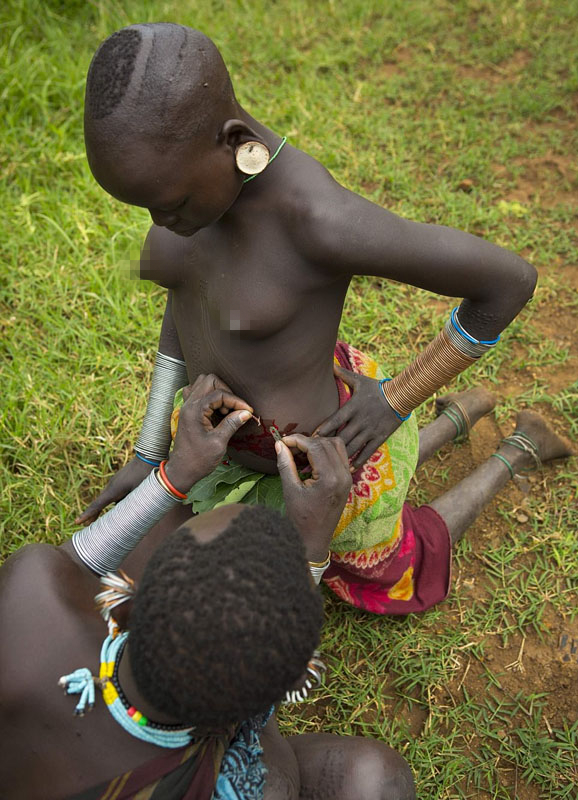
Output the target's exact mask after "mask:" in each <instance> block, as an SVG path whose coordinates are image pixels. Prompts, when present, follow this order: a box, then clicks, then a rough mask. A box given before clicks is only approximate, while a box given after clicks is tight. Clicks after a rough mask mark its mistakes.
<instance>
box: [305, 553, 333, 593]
mask: <svg viewBox="0 0 578 800" xmlns="http://www.w3.org/2000/svg"><path fill="white" fill-rule="evenodd" d="M330 564H331V553H330V552H329V553H328V554H327V558H326V559H325V561H310V562H309V569H310V571H311V576H312V577H313V580H314V581H315V584H316V585H317V586H319V584H320V583H321V578H322V577H323V575H324V574H325V572H326V571H327V569H328V568H329V565H330Z"/></svg>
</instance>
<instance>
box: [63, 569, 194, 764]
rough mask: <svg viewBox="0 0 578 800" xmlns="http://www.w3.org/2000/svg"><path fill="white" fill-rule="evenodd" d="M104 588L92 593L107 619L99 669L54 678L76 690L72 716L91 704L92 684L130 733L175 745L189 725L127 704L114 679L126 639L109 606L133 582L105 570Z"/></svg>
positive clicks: (185, 738) (183, 741)
mask: <svg viewBox="0 0 578 800" xmlns="http://www.w3.org/2000/svg"><path fill="white" fill-rule="evenodd" d="M101 583H102V584H103V586H104V587H106V588H105V590H104V591H103V592H101V593H100V594H99V595H97V597H96V601H97V606H98V607H99V608H100V612H101V614H102V616H103V617H104V619H105V621H106V622H107V625H108V629H109V635H108V636H107V637H106V639H105V640H104V642H103V644H102V648H101V651H100V672H99V677H98V678H97V677H95V676H94V675H93V674H92V673H91V671H90V670H89V669H87V668H86V667H84V668H81V669H77V670H75V671H74V672H71V673H70V675H63V676H62V678H60V680H59V681H58V685H59V686H62V688H63V689H64V693H65V694H79V695H80V698H79V700H78V703H77V704H76V708H75V709H74V713H75V715H76V716H80V717H83V716H84V714H85V713H86V711H90V710H91V709H92V708H94V700H95V686H97V687H98V688H99V689H100V690H101V692H102V697H103V700H104V702H105V703H106V707H107V708H108V710H109V711H110V713H111V715H112V717H113V719H114V720H115V721H116V722H118V724H119V725H120V726H121V727H122V728H124V729H125V731H127V733H130V735H131V736H134V737H136V738H137V739H141V740H142V741H144V742H148V743H149V744H156V745H157V746H158V747H169V748H177V747H183V746H186V745H188V744H190V743H191V741H192V739H193V735H192V734H193V731H194V728H193V727H187V728H185V727H183V726H182V725H165V724H161V723H159V722H152V721H151V720H149V719H147V717H145V715H144V714H142V713H141V712H140V711H137V709H136V708H135V707H134V706H131V704H130V703H129V701H128V700H127V698H126V696H125V694H124V692H123V691H122V689H121V686H120V683H119V680H118V670H119V665H120V659H121V656H122V653H123V651H124V648H125V645H126V641H127V639H128V631H124V632H122V633H121V632H120V630H119V628H118V625H117V624H116V621H115V619H114V617H113V616H112V613H111V611H112V609H113V608H115V607H116V606H118V605H120V604H121V603H122V602H125V601H126V600H128V599H129V598H130V597H131V596H132V595H133V594H134V583H133V581H132V580H130V578H128V577H127V576H126V575H125V574H124V573H123V572H121V574H120V575H114V574H112V573H109V574H108V575H105V576H103V578H101Z"/></svg>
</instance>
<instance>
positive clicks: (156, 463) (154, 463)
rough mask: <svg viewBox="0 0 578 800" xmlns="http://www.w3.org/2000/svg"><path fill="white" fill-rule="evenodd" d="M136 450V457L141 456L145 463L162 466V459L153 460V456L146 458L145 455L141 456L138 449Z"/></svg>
mask: <svg viewBox="0 0 578 800" xmlns="http://www.w3.org/2000/svg"><path fill="white" fill-rule="evenodd" d="M134 452H135V455H136V457H137V458H140V460H141V461H144V462H145V464H151V465H152V466H153V467H160V465H161V462H160V461H153V460H152V458H145V457H144V456H141V454H140V453H139V452H138V450H135V451H134Z"/></svg>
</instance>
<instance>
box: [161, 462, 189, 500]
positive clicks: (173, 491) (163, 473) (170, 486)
mask: <svg viewBox="0 0 578 800" xmlns="http://www.w3.org/2000/svg"><path fill="white" fill-rule="evenodd" d="M166 463H167V459H165V460H164V461H161V463H160V464H159V477H160V479H161V481H162V482H163V483H164V485H165V487H166V488H167V489H168V491H169V492H170V493H171V494H172V495H174V496H175V497H178V498H179V500H186V499H187V495H186V494H183V492H179V490H178V489H175V487H174V486H173V484H172V483H171V482H170V480H169V479H168V478H167V473H166V470H165V464H166Z"/></svg>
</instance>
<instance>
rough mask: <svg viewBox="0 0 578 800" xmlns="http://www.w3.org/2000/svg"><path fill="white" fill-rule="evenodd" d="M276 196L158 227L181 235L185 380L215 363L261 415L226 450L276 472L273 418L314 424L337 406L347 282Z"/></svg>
mask: <svg viewBox="0 0 578 800" xmlns="http://www.w3.org/2000/svg"><path fill="white" fill-rule="evenodd" d="M280 203H281V201H279V204H275V203H274V204H272V205H271V206H270V207H269V208H268V209H267V210H266V211H263V209H262V205H261V204H257V203H255V204H254V207H253V204H252V203H251V202H250V201H249V202H247V201H245V202H244V203H243V204H239V203H238V202H237V204H236V206H235V208H236V209H237V206H240V208H239V211H237V212H236V213H235V215H234V219H232V218H231V215H226V218H224V219H222V220H221V221H220V222H218V223H216V224H215V225H212V226H210V227H208V228H204V229H202V230H200V231H199V232H198V233H196V234H195V235H194V236H192V237H190V238H183V237H177V236H176V234H172V233H170V232H167V231H163V232H162V233H160V232H159V234H157V235H158V236H159V237H162V238H163V239H165V241H166V242H167V245H168V246H169V248H171V247H172V245H171V243H170V241H169V240H166V238H165V237H175V239H178V242H176V243H175V247H176V248H178V249H179V250H180V253H181V256H180V258H179V259H178V261H179V263H180V264H181V265H182V266H180V267H179V269H178V275H177V279H176V280H175V281H173V282H172V285H171V288H172V315H173V321H174V325H175V328H176V330H177V333H178V337H179V341H180V345H181V348H182V351H183V355H184V358H185V360H186V362H187V369H188V376H189V381H190V382H191V383H192V382H193V381H194V380H195V379H196V377H197V376H198V375H199V374H201V373H214V374H216V375H218V376H219V377H220V378H221V379H222V380H224V381H225V382H226V383H227V384H228V385H229V386H230V387H231V389H232V390H233V391H234V392H235V393H236V394H238V395H239V396H240V397H242V398H243V399H244V400H246V401H247V402H248V403H250V404H251V405H252V406H253V408H254V411H255V414H256V415H257V416H259V417H260V418H261V420H262V423H263V424H262V425H261V426H259V425H258V424H257V423H256V422H253V421H250V422H249V423H247V424H246V425H245V426H244V427H243V429H242V431H240V432H239V433H238V434H237V435H236V436H235V437H234V438H233V440H232V441H231V447H230V449H229V453H230V455H231V456H232V457H233V458H234V459H235V460H236V461H238V462H240V463H242V464H244V465H246V466H248V467H251V468H254V469H257V470H259V471H263V472H271V473H273V472H276V462H275V452H274V439H273V437H272V436H271V435H270V433H269V431H268V427H269V426H271V425H274V426H275V427H277V428H278V429H279V430H280V431H281V433H284V432H285V433H287V432H289V431H299V432H305V433H312V432H313V430H314V429H315V427H316V426H317V425H319V424H320V423H321V422H322V421H323V420H324V419H326V418H327V417H328V416H329V415H331V414H332V413H333V412H335V411H336V409H337V408H338V404H339V403H338V393H337V388H336V384H335V379H334V376H333V349H334V346H335V341H336V338H337V330H338V326H339V321H340V318H341V312H342V308H343V302H344V299H345V294H346V292H347V286H348V283H349V281H348V279H346V278H337V279H336V277H335V276H334V275H330V274H328V273H327V272H326V271H324V270H320V269H318V268H316V266H315V265H314V264H313V263H311V261H310V260H308V259H307V257H306V256H305V255H304V250H306V248H302V247H301V246H300V242H299V237H300V234H301V233H302V231H301V230H300V227H299V224H298V221H297V220H296V221H295V225H294V226H293V225H291V224H287V218H288V217H289V218H290V217H291V214H290V213H289V214H288V209H287V206H286V205H285V206H284V207H283V208H280ZM153 233H154V232H153ZM161 282H162V281H161Z"/></svg>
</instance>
